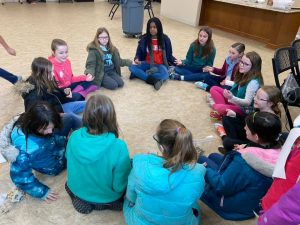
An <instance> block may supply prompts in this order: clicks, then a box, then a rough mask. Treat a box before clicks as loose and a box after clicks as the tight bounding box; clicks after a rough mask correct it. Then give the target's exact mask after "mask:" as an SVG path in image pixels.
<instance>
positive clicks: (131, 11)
mask: <svg viewBox="0 0 300 225" xmlns="http://www.w3.org/2000/svg"><path fill="white" fill-rule="evenodd" d="M121 6H122V29H123V32H124V34H125V35H126V36H127V37H135V36H140V35H141V34H142V31H143V23H144V0H122V1H121Z"/></svg>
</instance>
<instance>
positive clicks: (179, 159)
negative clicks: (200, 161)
mask: <svg viewBox="0 0 300 225" xmlns="http://www.w3.org/2000/svg"><path fill="white" fill-rule="evenodd" d="M156 135H157V138H158V142H159V144H160V145H161V146H162V147H163V157H164V158H165V163H164V168H171V174H172V173H174V172H176V171H177V170H179V169H180V168H181V167H182V166H183V165H184V164H194V163H196V161H197V152H196V149H195V147H194V144H193V137H192V133H191V132H190V131H189V130H188V129H187V128H186V127H185V126H184V125H183V124H182V123H180V122H178V121H176V120H172V119H165V120H163V121H162V122H161V123H160V124H159V126H158V128H157V132H156Z"/></svg>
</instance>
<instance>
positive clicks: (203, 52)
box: [170, 26, 216, 81]
mask: <svg viewBox="0 0 300 225" xmlns="http://www.w3.org/2000/svg"><path fill="white" fill-rule="evenodd" d="M215 56H216V48H215V45H214V42H213V40H212V29H211V28H210V27H207V26H204V27H201V28H200V30H199V32H198V37H197V39H196V40H195V41H193V42H192V43H191V45H190V47H189V50H188V52H187V54H186V58H185V60H180V59H178V60H176V61H175V64H176V65H177V67H175V69H174V70H173V71H172V70H171V71H170V79H173V80H185V81H199V80H201V77H202V76H203V75H201V73H203V72H207V71H204V68H206V67H207V66H208V67H212V66H213V64H214V60H215Z"/></svg>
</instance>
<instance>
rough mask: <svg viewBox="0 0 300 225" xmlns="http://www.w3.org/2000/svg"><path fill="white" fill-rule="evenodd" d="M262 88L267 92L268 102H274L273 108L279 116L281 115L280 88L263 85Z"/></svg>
mask: <svg viewBox="0 0 300 225" xmlns="http://www.w3.org/2000/svg"><path fill="white" fill-rule="evenodd" d="M261 89H262V90H263V91H264V92H266V93H267V95H268V102H271V103H272V106H271V109H272V110H273V111H274V113H275V114H276V115H277V116H279V117H281V110H280V108H279V104H280V102H281V92H280V90H279V89H278V88H277V87H275V86H262V87H261Z"/></svg>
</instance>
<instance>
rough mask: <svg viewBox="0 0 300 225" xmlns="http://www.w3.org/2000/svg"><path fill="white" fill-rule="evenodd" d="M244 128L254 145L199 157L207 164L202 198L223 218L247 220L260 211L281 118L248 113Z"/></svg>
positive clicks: (277, 145)
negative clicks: (205, 184)
mask: <svg viewBox="0 0 300 225" xmlns="http://www.w3.org/2000/svg"><path fill="white" fill-rule="evenodd" d="M245 130H246V135H247V139H248V140H250V141H252V142H254V143H256V144H257V146H256V147H252V148H244V149H241V150H239V151H230V152H229V153H227V154H225V156H223V155H220V154H218V153H212V154H210V155H209V156H208V158H207V157H205V156H200V158H199V160H198V162H199V163H204V164H206V165H207V173H206V175H205V180H206V183H207V186H206V188H205V191H204V193H203V195H202V197H201V200H202V201H203V202H204V203H205V204H206V205H208V206H209V207H210V208H211V209H212V210H214V211H215V212H216V213H217V214H218V215H220V216H221V217H222V218H224V219H226V220H247V219H250V218H253V217H254V216H255V213H258V212H259V209H260V207H259V202H260V200H261V199H262V197H263V196H264V195H265V194H266V192H267V191H268V189H269V188H270V186H271V184H272V173H273V170H274V166H275V162H276V160H277V158H278V156H279V152H280V147H281V146H280V143H279V142H278V137H279V134H280V132H281V121H280V119H279V117H278V116H276V115H275V114H273V113H269V112H254V113H252V114H250V115H249V116H247V118H246V126H245ZM274 150H275V151H274Z"/></svg>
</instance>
